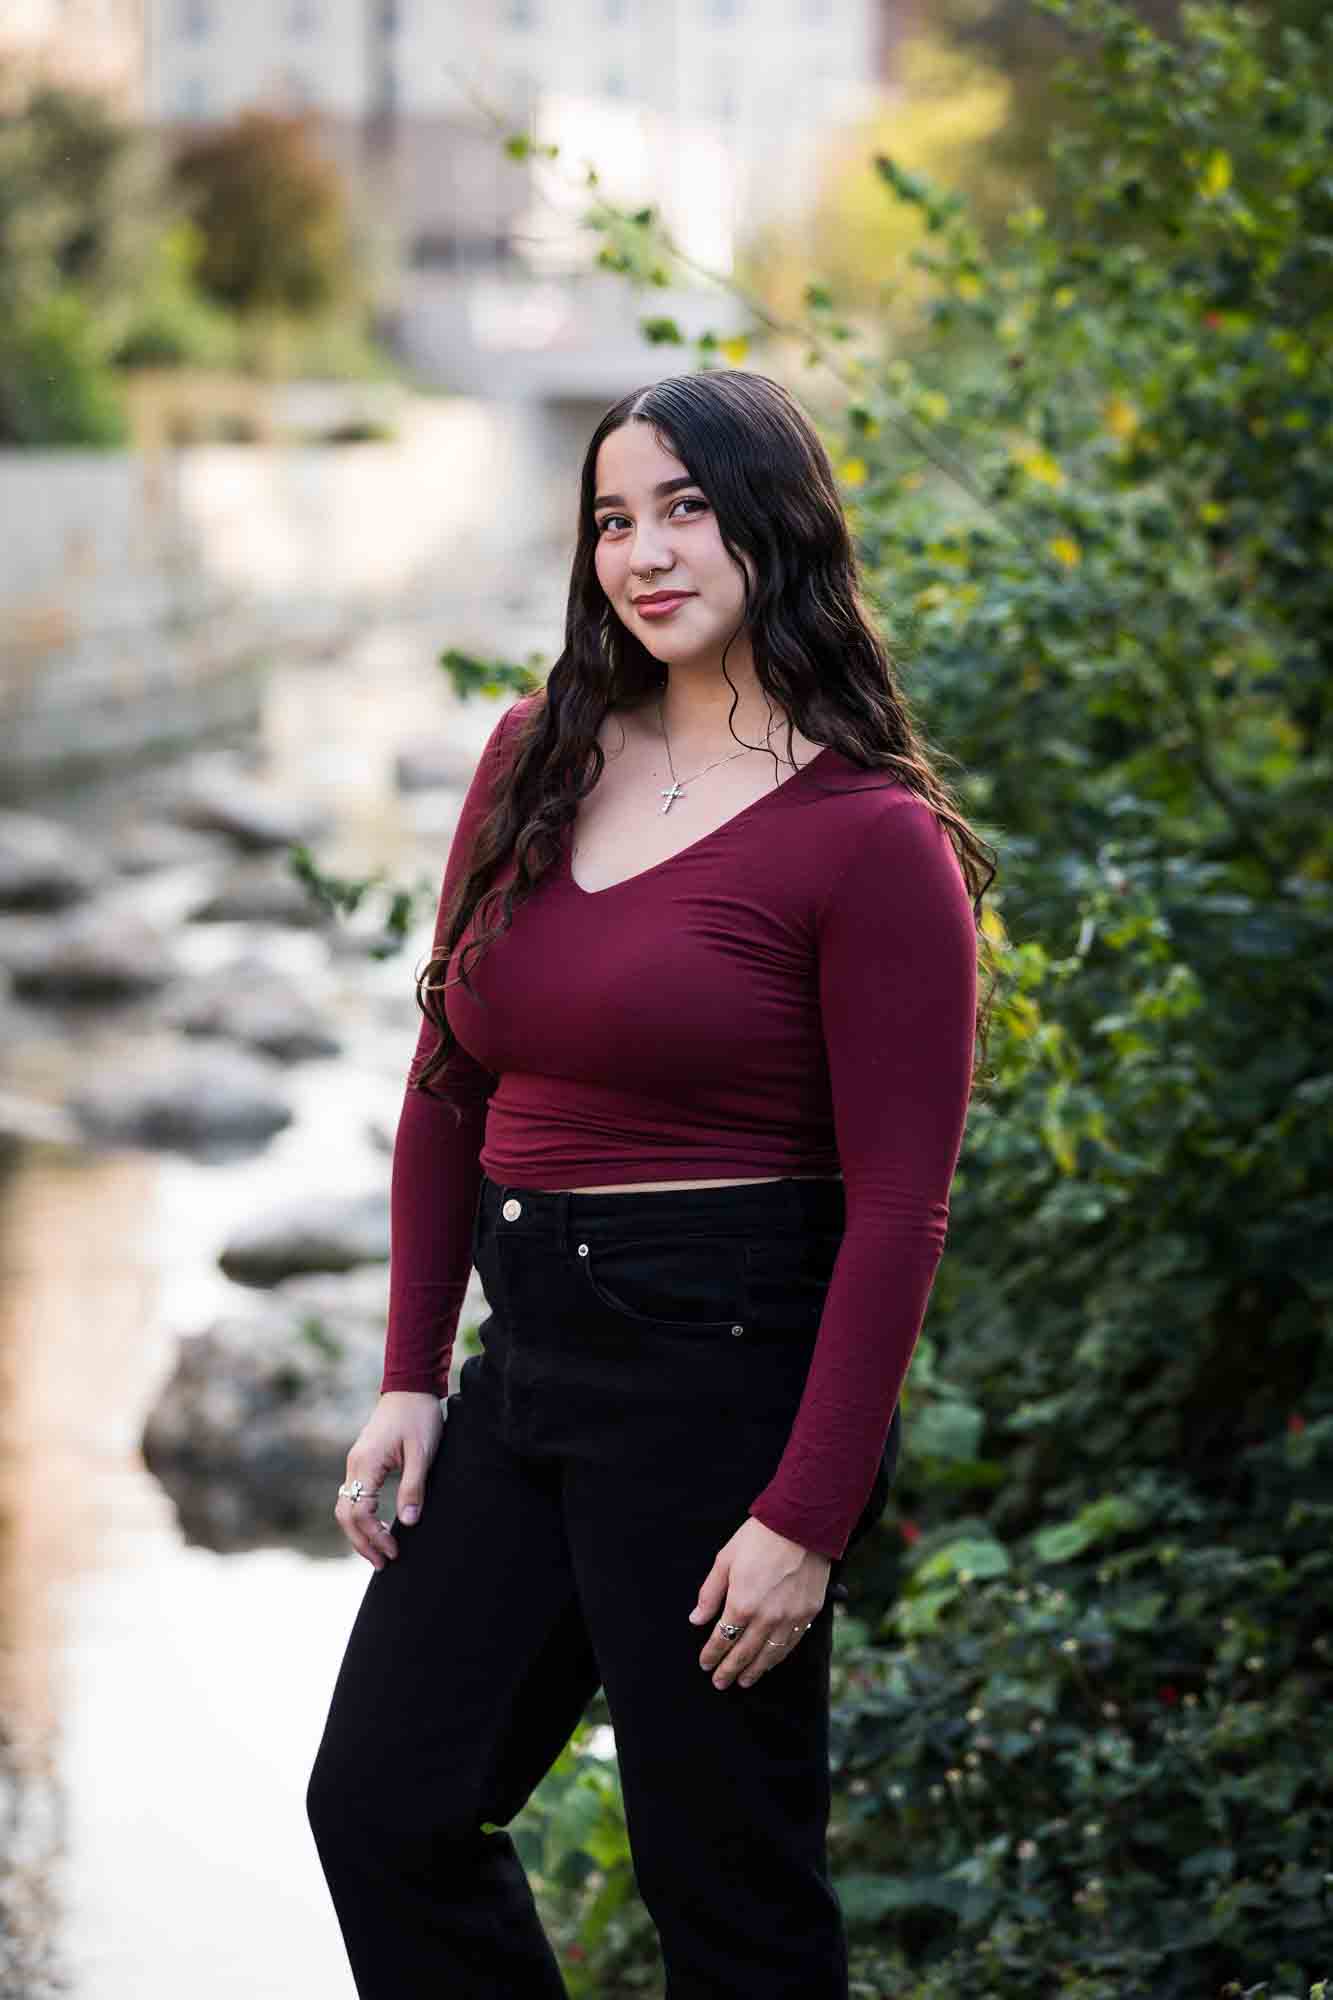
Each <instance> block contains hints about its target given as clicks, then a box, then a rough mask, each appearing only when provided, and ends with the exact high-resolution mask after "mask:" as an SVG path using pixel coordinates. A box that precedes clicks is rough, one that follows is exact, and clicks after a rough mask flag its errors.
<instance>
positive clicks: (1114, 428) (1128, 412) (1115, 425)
mask: <svg viewBox="0 0 1333 2000" xmlns="http://www.w3.org/2000/svg"><path fill="white" fill-rule="evenodd" d="M1102 422H1103V423H1104V424H1105V425H1106V428H1107V430H1108V431H1110V433H1111V435H1112V437H1118V438H1129V437H1133V435H1134V433H1135V431H1136V430H1137V429H1138V427H1139V423H1140V417H1139V413H1138V410H1137V409H1136V408H1135V406H1134V404H1133V403H1131V402H1130V401H1129V400H1128V398H1127V397H1125V396H1112V397H1111V400H1110V401H1109V402H1108V403H1107V405H1106V407H1105V409H1104V410H1103V411H1102Z"/></svg>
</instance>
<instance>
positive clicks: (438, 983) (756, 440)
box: [412, 369, 998, 1089]
mask: <svg viewBox="0 0 1333 2000" xmlns="http://www.w3.org/2000/svg"><path fill="white" fill-rule="evenodd" d="M622 424H651V425H652V426H653V428H654V431H655V433H656V436H657V438H658V441H659V442H660V443H661V445H662V446H663V448H664V449H665V450H667V451H669V452H671V453H672V455H673V456H674V457H676V458H678V459H680V461H681V462H682V464H683V465H684V466H685V467H686V468H687V470H688V471H689V473H690V475H691V477H692V478H693V479H694V480H695V482H696V483H697V484H698V485H699V487H700V488H701V489H702V491H703V493H704V495H705V497H706V498H707V500H708V501H709V503H710V504H711V506H712V508H713V510H714V513H715V515H716V519H717V525H718V532H719V535H720V537H721V540H722V543H723V546H724V547H725V548H726V549H727V550H728V552H729V554H730V555H731V557H732V559H733V560H734V561H735V562H736V563H737V565H738V567H739V568H740V569H741V572H742V575H743V576H745V600H744V607H743V610H742V615H741V626H740V627H739V628H738V633H737V634H734V635H733V638H734V637H736V636H738V635H739V630H741V629H747V628H748V634H749V639H750V646H751V651H752V654H753V658H754V668H755V674H756V677H757V679H758V681H759V684H760V686H761V687H762V688H763V690H764V692H765V694H766V695H768V697H769V698H770V699H771V701H772V702H774V703H775V704H776V705H777V706H778V707H779V709H780V710H781V711H783V712H784V713H785V716H786V718H787V722H788V728H787V756H788V759H789V760H790V761H794V760H792V758H791V748H792V730H793V728H795V729H799V730H800V731H801V732H802V734H803V735H805V736H806V737H808V738H809V739H811V740H812V741H814V742H817V743H820V744H833V745H834V746H835V747H836V748H837V749H838V750H840V751H841V752H842V753H843V755H844V756H846V757H848V758H850V759H851V760H852V761H853V762H854V763H856V764H858V765H861V766H863V767H865V768H866V769H867V770H882V771H885V772H887V773H888V774H889V776H890V779H891V780H896V781H898V782H899V783H901V784H903V785H905V786H907V787H908V788H909V789H910V790H911V791H913V792H915V793H917V795H918V796H919V797H920V798H922V799H924V800H925V801H926V802H927V804H928V805H929V806H930V807H931V809H932V810H933V811H934V812H935V813H936V814H937V815H938V817H939V819H940V820H941V822H942V823H943V825H944V826H945V828H946V830H947V832H948V835H949V838H950V840H951V841H952V843H953V846H954V849H955V851H956V853H957V855H958V860H959V863H960V865H961V868H962V872H963V877H964V880H965V881H966V884H967V889H968V894H969V895H970V897H971V899H972V908H973V913H974V915H975V917H976V921H977V930H978V944H979V958H980V961H981V964H982V966H983V967H984V968H985V970H986V972H987V973H988V974H990V977H989V978H987V979H983V980H982V981H981V982H980V984H979V999H978V1009H977V1014H978V1019H977V1060H978V1064H980V1063H981V1062H982V1061H983V1060H984V1055H985V1046H986V1038H987V1032H988V1028H989V1017H990V1007H991V999H992V995H993V991H994V984H995V981H994V960H993V955H992V952H991V949H990V941H989V939H988V938H987V936H986V933H985V931H984V930H983V929H982V897H983V896H984V894H985V892H986V890H987V889H989V887H990V885H991V883H992V882H993V881H994V879H995V876H996V872H997V867H998V862H997V858H996V856H995V854H994V850H993V849H991V848H990V847H989V846H988V845H987V844H986V843H985V842H983V841H982V840H981V839H980V838H979V837H978V835H977V834H976V833H974V832H973V830H972V828H971V827H970V826H969V825H968V823H967V820H966V818H965V817H964V815H963V812H962V809H961V807H960V806H959V804H958V801H957V799H956V798H955V796H954V795H953V793H952V792H951V790H950V789H949V787H948V786H947V785H946V784H945V783H944V781H943V779H942V778H941V777H940V775H939V773H938V771H937V770H936V768H935V756H936V755H937V754H938V753H932V752H931V751H930V750H929V749H928V748H927V745H926V743H925V741H924V740H923V737H922V735H921V732H920V730H919V729H918V727H917V725H916V723H915V722H914V720H913V717H912V714H911V712H910V709H909V705H908V701H907V697H906V695H905V693H904V691H903V688H902V685H901V682H900V679H899V671H898V668H897V666H896V664H895V662H894V660H893V659H892V657H891V656H890V654H889V651H888V648H887V647H886V645H885V643H884V641H883V640H882V639H881V637H880V635H879V633H878V632H877V631H876V630H875V627H874V624H873V623H872V620H871V617H870V615H869V613H868V611H867V609H866V607H865V604H864V602H863V599H862V595H861V589H860V585H859V581H858V576H857V565H856V556H855V552H854V549H853V547H852V540H851V536H850V533H849V531H848V527H847V522H846V518H845V516H844V514H843V510H842V505H841V502H840V501H839V498H838V491H837V486H836V484H835V481H834V477H833V470H832V467H831V466H830V464H829V461H828V455H827V453H826V452H825V450H824V447H823V445H822V443H821V442H820V440H819V437H818V435H817V433H816V432H815V430H814V428H813V426H812V425H811V423H810V421H809V419H808V418H807V417H806V416H805V414H804V412H803V411H802V410H801V408H800V406H799V404H797V403H796V401H795V400H794V399H793V397H792V396H791V395H790V394H789V393H788V392H787V390H786V389H784V388H783V387H782V385H781V384H780V383H778V382H774V381H772V380H770V378H769V377H768V376H766V375H758V374H752V373H750V372H749V371H747V370H744V369H712V370H706V371H704V372H703V373H700V374H697V375H674V376H670V377H668V378H667V379H666V380H665V381H661V382H654V383H652V384H650V385H649V386H648V387H647V388H643V389H638V390H635V391H634V392H633V393H632V394H630V395H628V396H623V397H621V399H620V401H619V402H617V403H613V404H612V406H611V408H610V409H609V410H608V411H607V412H606V414H605V416H603V417H602V419H601V421H600V422H599V423H598V425H597V428H596V429H595V430H594V432H593V434H592V436H591V438H590V439H589V441H588V449H587V451H586V453H585V454H584V459H583V471H582V476H581V479H580V485H579V519H578V541H577V546H576V548H575V551H574V561H573V567H572V569H571V572H570V579H569V600H568V605H567V609H566V612H565V644H564V650H563V652H562V653H561V654H560V657H559V659H558V660H557V661H556V662H555V665H554V666H553V667H552V668H551V670H550V672H549V674H548V675H547V678H546V682H545V686H544V688H543V689H541V690H540V691H539V693H538V695H537V696H536V698H535V699H534V700H533V701H532V703H531V707H530V708H529V710H528V711H527V713H525V715H523V716H522V717H521V718H517V719H516V721H515V723H514V724H513V725H512V726H511V740H510V743H509V744H508V745H507V749H508V752H509V754H508V755H507V756H506V759H505V765H506V769H505V771H504V773H503V775H502V777H501V779H500V781H499V784H498V786H497V789H496V793H495V796H494V800H493V803H492V806H491V809H490V811H489V812H488V813H487V815H486V817H485V819H484V820H483V821H482V822H481V824H480V825H479V827H478V831H477V836H476V839H475V841H474V844H473V847H472V851H471V854H470V856H469V860H468V867H467V871H466V873H465V874H464V875H463V876H462V877H461V878H460V880H459V884H458V887H457V890H456V892H455V894H454V896H453V897H452V899H451V907H450V908H449V909H447V910H445V911H443V912H442V913H441V919H440V929H439V932H438V933H437V940H436V947H435V949H434V950H433V951H432V953H431V956H430V959H429V961H428V962H427V964H426V966H425V967H424V969H423V970H422V972H421V973H420V974H419V975H418V978H417V1002H418V1005H419V1006H420V1007H421V1009H422V1012H423V1013H424V1014H426V1015H427V1016H428V1018H429V1019H430V1020H431V1021H433V1022H434V1023H435V1026H436V1027H437V1029H438V1031H439V1036H440V1040H439V1045H438V1047H437V1048H436V1049H434V1050H433V1051H432V1052H431V1054H430V1055H429V1057H428V1058H427V1059H426V1060H425V1061H424V1062H423V1063H422V1064H421V1066H420V1069H419V1071H418V1072H417V1074H416V1075H415V1076H414V1077H413V1079H412V1081H413V1083H414V1085H415V1086H416V1087H417V1088H418V1089H421V1088H424V1087H426V1086H427V1085H428V1084H429V1082H430V1080H431V1078H432V1077H434V1076H435V1075H436V1074H437V1073H438V1072H439V1071H440V1070H441V1069H442V1068H443V1067H444V1065H445V1064H446V1063H447V1062H448V1060H449V1056H450V1054H451V1052H452V1050H453V1048H454V1046H455V1043H456V1037H455V1036H454V1034H453V1032H452V1030H451V1029H450V1027H449V1023H448V1019H447V1017H446V1015H445V1009H444V997H443V988H444V981H445V976H446V974H447V971H448V967H449V964H450V961H451V959H452V957H453V955H454V952H455V951H456V950H457V948H458V945H459V943H460V940H461V939H462V938H463V936H464V933H465V932H466V930H467V928H468V925H469V923H471V922H472V921H473V919H474V917H475V918H476V923H475V925H474V932H473V936H472V937H471V938H470V939H468V941H467V943H466V944H465V945H464V946H463V949H462V951H460V952H459V954H458V967H457V973H458V977H459V979H460V980H461V981H462V983H463V984H464V985H466V986H468V988H469V990H471V982H470V980H469V978H468V972H469V969H470V967H471V966H472V965H473V964H475V963H476V960H477V958H478V957H479V956H480V955H481V953H482V952H484V951H485V950H486V949H487V947H488V945H489V944H490V942H491V940H492V939H493V938H495V937H497V936H499V935H500V934H501V933H502V932H503V931H505V930H507V929H508V928H509V925H510V923H511V922H512V920H513V913H514V911H515V909H516V908H518V906H519V905H520V904H521V903H522V902H523V901H524V900H525V899H526V897H527V896H528V895H529V894H531V892H532V890H533V889H534V888H535V886H536V884H537V883H538V882H539V881H540V880H541V878H542V876H543V875H545V874H546V872H547V870H548V869H549V868H551V867H552V866H553V865H554V863H555V862H556V860H557V858H558V856H559V854H560V851H561V845H562V841H563V837H564V832H565V829H566V828H567V827H568V826H569V824H570V822H571V821H572V820H573V819H574V817H575V815H576V813H577V810H578V805H579V801H580V800H581V799H584V798H586V797H587V796H588V794H589V792H591V791H592V789H593V787H594V786H595V785H596V783H597V781H598V779H599V778H600V777H601V775H602V770H603V767H604V765H605V763H606V756H605V752H604V751H603V749H602V746H601V744H600V742H599V741H598V736H597V732H598V730H599V728H600V726H601V723H602V719H603V717H604V716H605V715H606V714H607V712H608V710H610V709H620V710H625V709H631V708H638V707H641V706H643V705H645V704H647V703H648V702H650V701H652V700H654V699H655V698H656V696H657V695H658V694H659V692H660V691H661V689H662V688H663V686H664V685H665V682H666V669H665V668H664V667H663V665H662V663H661V662H660V661H659V660H657V659H655V658H654V656H653V655H652V654H651V653H650V652H649V651H648V650H647V648H646V647H645V646H643V645H642V644H641V642H640V641H639V639H638V638H637V637H636V636H635V634H634V633H633V632H631V631H630V630H629V629H628V628H627V627H626V626H625V625H624V624H623V623H622V622H621V620H620V618H619V617H618V616H617V614H616V613H615V611H614V610H613V609H612V607H611V605H610V603H609V602H608V600H607V598H606V595H605V593H604V592H603V590H602V587H601V584H600V583H599V582H598V580H597V571H596V565H595V555H596V547H597V539H598V531H597V525H596V522H595V520H594V517H593V498H594V494H595V491H596V487H595V480H596V471H597V454H598V451H599V450H600V449H601V445H602V440H603V439H604V438H606V437H608V436H609V435H610V434H611V432H612V431H615V430H618V429H619V428H620V426H621V425H622ZM742 557H748V558H749V562H750V565H751V571H752V577H753V581H751V577H750V576H747V575H745V572H746V564H745V562H744V561H742ZM729 643H731V642H729ZM723 672H724V673H725V672H726V660H725V653H724V656H723ZM728 680H730V676H729V675H728ZM735 707H736V704H735V702H733V704H732V714H733V715H734V713H735ZM732 734H733V735H735V731H734V730H733V731H732ZM736 740H737V741H738V742H739V741H740V740H741V739H740V738H739V737H738V738H736ZM774 759H775V762H776V761H777V752H776V750H775V751H774ZM951 761H952V760H951ZM511 857H512V859H513V862H514V872H513V874H512V876H511V878H510V880H509V881H508V882H507V883H506V884H505V885H504V887H503V888H502V889H500V888H492V887H491V885H492V883H493V881H494V878H495V876H496V875H497V873H498V872H500V871H501V870H502V869H503V868H504V866H505V864H507V863H508V861H509V860H510V858H511ZM487 924H489V928H485V926H486V925H487Z"/></svg>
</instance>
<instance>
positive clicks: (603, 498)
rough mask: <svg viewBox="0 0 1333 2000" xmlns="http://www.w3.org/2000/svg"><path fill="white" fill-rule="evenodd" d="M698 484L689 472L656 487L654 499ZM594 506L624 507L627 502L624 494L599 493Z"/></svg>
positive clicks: (664, 497)
mask: <svg viewBox="0 0 1333 2000" xmlns="http://www.w3.org/2000/svg"><path fill="white" fill-rule="evenodd" d="M698 484H699V482H698V480H697V479H691V477H690V475H689V473H688V472H687V473H686V474H685V475H684V477H683V478H681V479H664V480H662V481H661V483H660V484H659V485H657V486H654V488H653V498H654V499H656V500H665V499H666V496H667V494H668V493H677V492H679V490H680V488H681V487H682V486H697V485H698ZM592 504H593V506H594V507H623V506H624V505H625V504H626V502H625V496H624V494H623V493H599V494H598V496H597V498H596V499H595V500H594V501H593V503H592Z"/></svg>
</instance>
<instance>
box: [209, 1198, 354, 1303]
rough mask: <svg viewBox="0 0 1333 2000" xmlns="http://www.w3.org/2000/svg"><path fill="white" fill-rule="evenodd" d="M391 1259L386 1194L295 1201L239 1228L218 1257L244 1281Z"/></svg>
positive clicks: (265, 1281)
mask: <svg viewBox="0 0 1333 2000" xmlns="http://www.w3.org/2000/svg"><path fill="white" fill-rule="evenodd" d="M388 1261H389V1194H388V1190H387V1188H386V1189H383V1190H382V1191H379V1192H376V1193H373V1194H363V1195H349V1196H344V1197H342V1198H339V1199H329V1198H328V1197H323V1198H321V1199H317V1200H312V1201H303V1202H295V1203H293V1204H292V1206H291V1207H290V1208H286V1209H280V1210H279V1211H278V1212H277V1214H275V1215H263V1216H259V1217H258V1218H257V1219H256V1220H255V1221H254V1222H252V1223H250V1224H249V1226H248V1227H247V1228H245V1229H241V1230H238V1231H237V1232H236V1234H235V1235H233V1236H232V1238H231V1240H230V1241H229V1242H228V1244H227V1245H226V1247H225V1249H224V1250H223V1251H222V1253H221V1255H220V1256H219V1258H218V1263H219V1264H220V1265H221V1266H222V1269H223V1270H224V1271H225V1272H226V1274H227V1276H228V1277H229V1278H234V1279H235V1280H236V1281H237V1283H238V1284H242V1285H277V1284H280V1283H281V1282H282V1281H283V1280H284V1279H286V1278H292V1277H295V1276H296V1275H298V1274H299V1273H304V1272H313V1271H350V1270H353V1269H354V1268H355V1267H356V1266H357V1265H358V1264H387V1263H388Z"/></svg>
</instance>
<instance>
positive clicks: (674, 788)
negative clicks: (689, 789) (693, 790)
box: [658, 778, 685, 813]
mask: <svg viewBox="0 0 1333 2000" xmlns="http://www.w3.org/2000/svg"><path fill="white" fill-rule="evenodd" d="M684 796H685V790H684V787H683V786H682V785H678V784H677V783H676V781H675V779H674V778H673V779H672V781H671V783H670V785H668V786H667V787H666V789H665V790H664V791H661V792H659V793H658V797H659V798H662V799H665V800H666V804H665V805H664V806H663V808H662V811H663V812H664V813H665V812H670V811H671V801H672V800H673V799H681V798H684Z"/></svg>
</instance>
